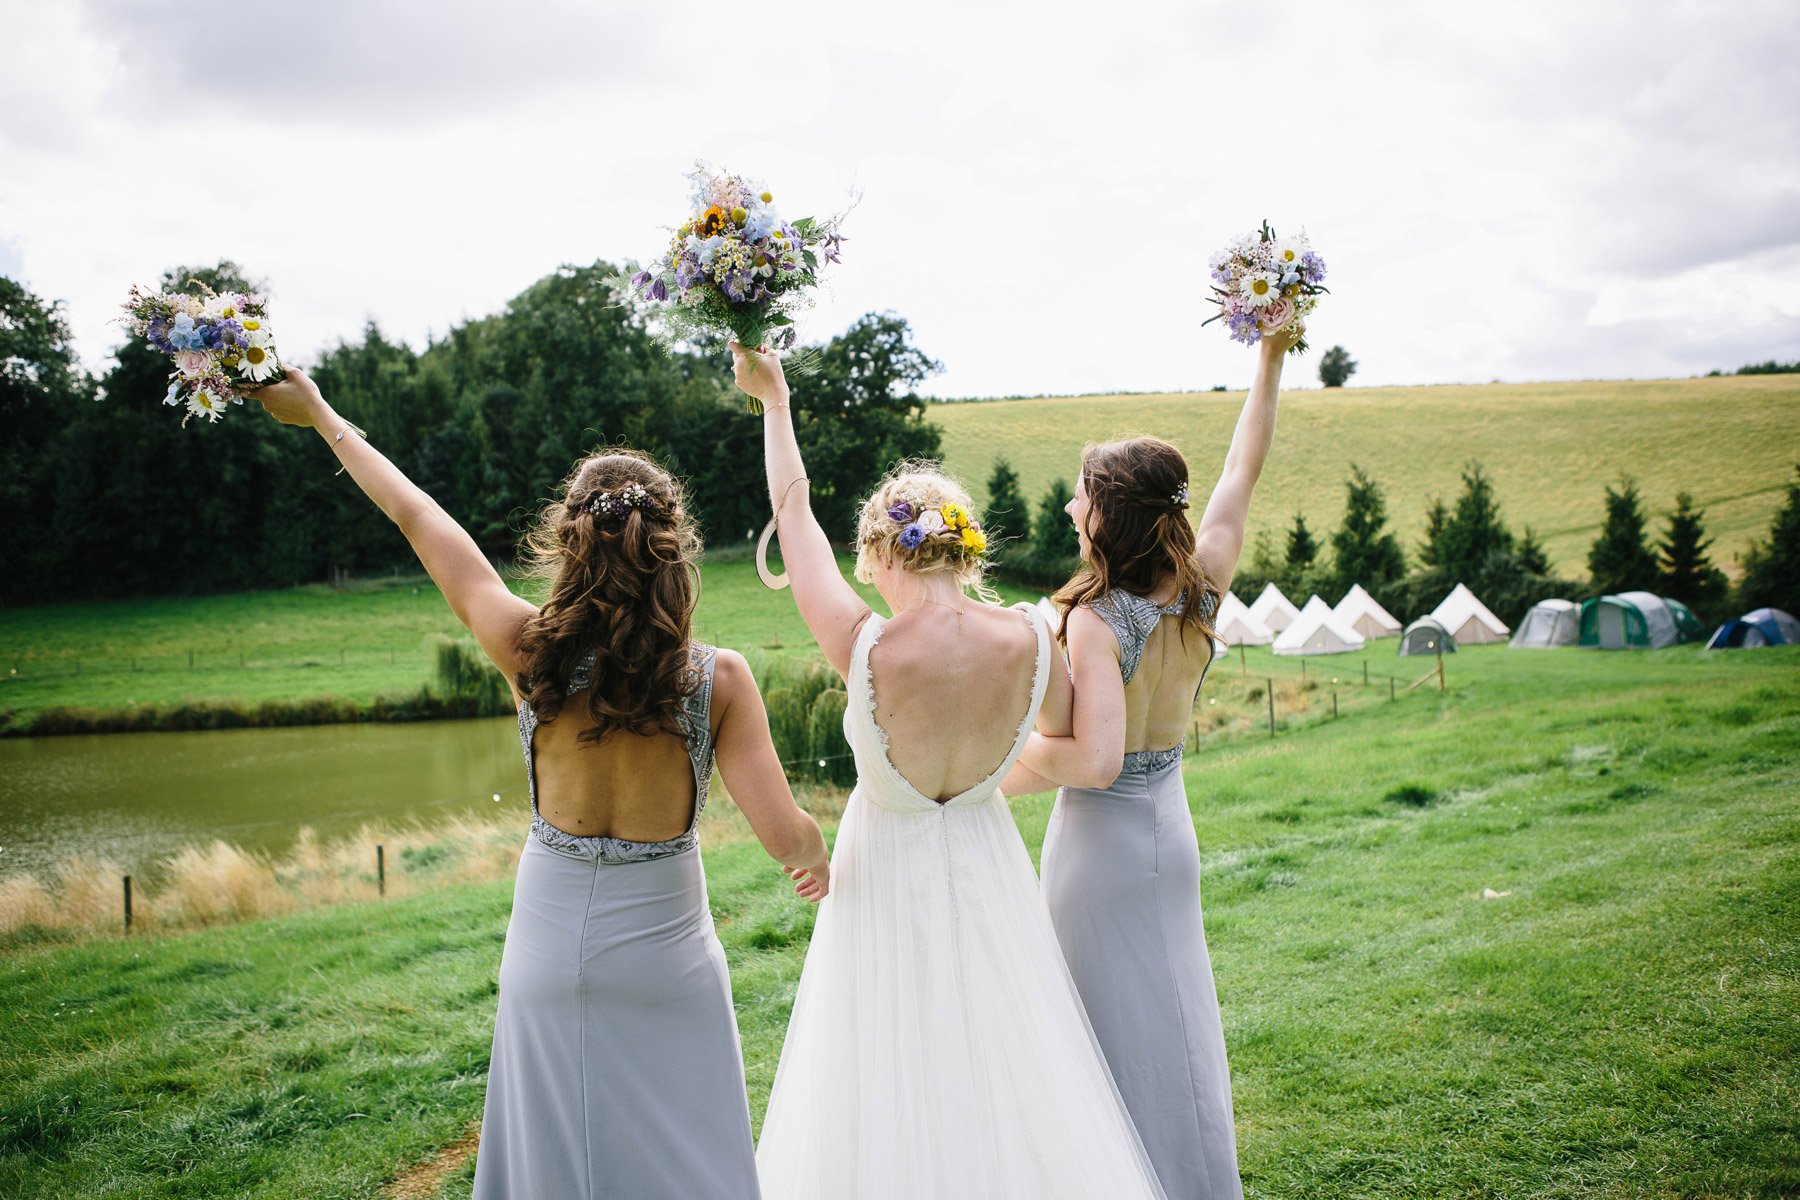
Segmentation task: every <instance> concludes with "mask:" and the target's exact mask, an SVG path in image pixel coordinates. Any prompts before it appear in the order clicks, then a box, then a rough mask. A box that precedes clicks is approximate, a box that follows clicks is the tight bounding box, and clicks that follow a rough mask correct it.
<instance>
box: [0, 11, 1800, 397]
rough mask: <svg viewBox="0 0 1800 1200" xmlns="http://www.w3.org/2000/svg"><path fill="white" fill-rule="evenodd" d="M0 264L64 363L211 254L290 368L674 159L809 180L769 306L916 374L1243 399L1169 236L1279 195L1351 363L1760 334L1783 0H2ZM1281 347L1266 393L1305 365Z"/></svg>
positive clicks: (1571, 373) (1377, 369)
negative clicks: (849, 197)
mask: <svg viewBox="0 0 1800 1200" xmlns="http://www.w3.org/2000/svg"><path fill="white" fill-rule="evenodd" d="M0 29H4V31H5V35H4V37H3V38H0V274H5V275H9V276H12V277H14V278H16V279H19V280H21V281H22V282H24V283H25V284H26V285H27V286H29V287H30V288H31V289H32V290H34V291H36V292H37V293H39V294H40V295H43V296H46V297H51V298H56V299H60V300H63V301H65V302H66V304H67V306H68V316H69V319H70V322H71V325H72V327H73V329H74V332H75V336H76V340H77V344H78V346H79V349H80V350H81V353H82V355H83V359H84V361H85V363H86V364H87V365H88V366H89V367H90V368H92V369H102V368H103V367H104V366H105V363H106V360H107V358H108V355H109V353H110V351H111V349H112V347H113V346H115V345H116V344H117V343H118V341H119V340H120V332H119V327H118V326H116V325H111V324H109V323H108V322H109V321H110V319H111V318H112V316H113V315H114V314H115V312H116V306H117V304H118V303H119V302H120V301H121V300H122V299H123V298H124V295H125V292H126V290H127V289H128V287H129V286H130V285H131V284H132V283H154V282H155V281H156V279H157V278H158V277H159V275H160V274H161V272H162V271H164V270H165V269H167V268H169V267H171V266H173V265H176V264H178V263H179V264H200V263H210V262H214V261H217V260H218V259H220V258H231V259H235V260H236V261H238V262H239V263H241V264H242V265H243V266H244V267H245V268H246V269H247V270H248V271H249V272H250V273H251V274H252V275H253V276H257V277H261V278H264V279H267V280H268V282H269V288H270V294H271V296H272V298H273V302H274V307H273V309H272V313H273V316H274V322H273V324H274V327H275V329H276V332H277V335H278V338H279V341H280V344H281V346H282V347H283V349H284V350H285V351H286V353H287V354H288V355H290V356H294V357H298V358H300V359H301V360H302V361H305V360H306V359H308V358H309V357H310V356H312V355H314V354H316V353H317V352H318V351H319V350H321V349H324V348H325V347H328V346H330V345H332V344H335V343H336V342H337V341H338V340H339V339H340V338H353V337H356V336H358V334H359V331H360V329H361V327H362V325H363V323H364V322H365V321H369V320H373V321H376V322H378V323H379V324H380V325H381V327H382V328H383V330H384V331H386V332H387V333H389V334H390V335H391V336H397V337H399V338H402V339H405V340H406V341H408V342H410V343H412V344H413V345H414V346H420V345H422V344H423V343H424V340H425V339H426V337H427V336H428V335H429V334H431V333H436V334H440V335H441V334H442V333H443V332H444V331H445V330H446V329H447V328H448V327H449V326H450V325H451V324H453V323H455V322H457V321H461V320H465V319H467V318H470V317H478V316H483V315H486V314H488V313H491V312H495V311H497V310H498V309H500V308H501V307H502V306H504V304H505V303H506V301H507V300H508V299H509V298H510V297H512V296H514V295H516V294H517V293H519V292H520V291H522V290H523V289H524V288H525V287H526V286H528V285H529V284H530V283H531V282H532V281H533V280H535V279H537V278H538V277H540V276H542V275H544V274H546V273H548V272H550V271H552V270H554V269H555V268H556V267H557V266H558V264H561V263H571V262H573V263H588V262H592V261H593V260H595V259H597V258H605V259H608V260H612V261H617V260H621V259H624V258H628V257H630V258H647V257H649V256H651V255H653V254H654V253H655V252H656V251H657V249H658V248H659V245H660V243H661V242H662V239H663V237H664V234H663V233H662V230H661V227H662V226H665V225H669V224H673V223H675V222H677V221H679V220H680V219H681V217H682V216H684V215H685V214H684V211H683V200H684V197H685V194H686V186H687V185H686V182H685V181H684V179H683V178H682V176H683V173H684V172H685V171H687V170H689V169H691V166H692V163H693V162H694V160H695V159H697V158H699V159H706V160H709V161H712V162H715V163H719V164H721V165H724V166H727V167H730V168H732V169H734V170H737V171H739V172H742V173H745V174H752V175H760V176H762V177H763V178H764V179H766V180H767V181H768V183H769V184H770V186H771V187H772V188H773V190H774V191H775V193H776V196H777V201H778V204H779V205H780V207H781V208H782V210H783V211H784V212H785V213H786V214H787V215H789V216H790V217H791V216H799V215H803V214H805V213H808V212H814V213H826V212H829V211H832V210H834V209H835V208H837V207H839V206H840V205H841V204H842V203H843V200H844V197H845V196H846V194H847V193H848V191H849V190H850V189H852V188H856V189H860V191H861V193H862V196H863V199H862V203H861V205H860V207H858V208H857V209H856V210H855V212H854V214H853V215H852V217H851V219H850V222H849V225H848V227H847V232H848V233H849V235H850V238H851V240H850V241H849V242H848V243H847V244H846V246H845V253H844V261H843V264H842V266H841V267H838V268H835V269H834V270H833V272H832V273H831V274H830V275H829V276H828V278H829V280H830V286H829V288H828V290H827V292H826V294H825V295H824V296H823V297H822V298H821V302H820V304H819V306H818V307H817V308H816V309H815V310H814V311H813V312H812V313H811V314H810V315H809V316H808V318H807V319H806V321H805V323H804V324H803V327H802V329H803V333H804V334H805V335H806V336H807V337H809V338H813V339H823V338H825V337H829V336H830V335H832V334H834V333H836V332H838V331H840V330H842V329H843V328H844V327H845V326H846V325H847V324H848V323H849V322H850V321H852V320H854V319H855V318H856V316H858V315H859V314H861V313H863V312H867V311H870V310H873V309H888V310H892V311H894V312H897V313H899V314H900V315H902V316H904V317H905V318H906V319H907V320H908V321H910V322H911V323H912V326H913V328H914V330H915V332H916V335H917V341H918V343H919V345H920V346H921V347H922V348H923V349H925V350H926V352H927V353H929V354H931V355H932V356H934V357H935V358H938V359H940V360H941V361H942V362H943V363H944V365H945V371H944V373H943V374H942V375H941V376H939V377H937V378H936V379H934V380H932V381H931V384H930V386H929V388H928V389H927V390H929V391H931V392H933V393H935V394H938V395H944V396H970V395H1006V394H1015V393H1024V394H1030V393H1038V392H1086V391H1104V390H1115V389H1118V390H1151V389H1192V388H1205V387H1209V386H1211V385H1213V384H1215V383H1220V384H1229V385H1231V386H1234V387H1235V386H1242V385H1243V384H1245V383H1246V382H1247V381H1248V379H1249V374H1250V367H1251V359H1252V354H1251V352H1250V351H1247V350H1245V349H1243V348H1242V347H1239V346H1236V345H1234V344H1232V343H1230V342H1229V341H1228V340H1227V339H1226V338H1225V336H1224V334H1223V332H1221V331H1220V329H1219V327H1218V326H1217V325H1214V326H1209V327H1207V328H1205V329H1201V328H1199V323H1200V322H1201V321H1202V320H1204V319H1205V317H1206V316H1208V315H1209V314H1210V312H1211V311H1212V309H1211V308H1210V306H1209V305H1207V304H1206V302H1205V297H1206V294H1207V280H1206V268H1205V260H1206V256H1207V254H1208V253H1209V252H1210V251H1211V250H1213V249H1214V248H1215V247H1216V246H1218V245H1219V244H1221V243H1222V242H1224V241H1225V240H1226V238H1227V237H1229V236H1230V235H1231V234H1233V233H1236V232H1238V231H1240V230H1244V229H1248V228H1251V227H1253V226H1255V225H1256V224H1257V223H1258V222H1259V221H1260V220H1261V219H1263V218H1265V217H1266V218H1267V219H1268V220H1269V221H1270V222H1272V223H1273V224H1274V225H1275V227H1276V228H1277V229H1278V230H1282V231H1286V230H1288V229H1291V228H1293V227H1296V226H1301V225H1304V226H1305V228H1306V230H1307V232H1308V233H1309V234H1310V236H1311V238H1312V240H1313V243H1314V245H1315V246H1316V247H1317V249H1318V250H1319V251H1320V253H1321V254H1323V255H1324V257H1325V259H1326V261H1327V263H1328V264H1329V267H1330V272H1331V274H1330V279H1329V281H1328V282H1329V284H1330V286H1331V288H1332V291H1333V294H1332V295H1331V296H1329V297H1326V298H1325V299H1324V301H1323V302H1322V304H1321V306H1320V308H1319V311H1318V312H1317V313H1316V314H1314V318H1313V321H1312V340H1313V341H1314V343H1315V345H1316V346H1317V347H1319V348H1320V349H1322V348H1323V347H1325V346H1329V345H1331V344H1333V343H1340V342H1341V343H1342V344H1344V345H1345V346H1347V347H1348V348H1349V349H1350V350H1351V352H1352V354H1353V355H1354V357H1355V358H1356V359H1357V360H1358V362H1359V363H1360V364H1361V367H1360V370H1359V371H1358V373H1357V376H1356V378H1355V382H1356V383H1359V384H1381V383H1430V382H1445V381H1464V382H1486V381H1488V380H1492V379H1504V380H1509V381H1516V380H1537V379H1568V378H1590V377H1603V378H1624V377H1638V378H1649V377H1662V376H1671V375H1690V374H1699V373H1704V372H1705V371H1707V370H1709V369H1711V368H1714V367H1723V368H1727V369H1729V368H1733V367H1736V366H1739V365H1741V364H1743V363H1745V362H1749V361H1755V360H1760V359H1766V358H1769V357H1774V356H1779V357H1783V358H1797V357H1800V66H1797V65H1796V64H1800V14H1797V11H1796V7H1795V4H1794V2H1793V0H1767V2H1760V0H1733V2H1721V3H1689V4H1676V3H1660V2H1657V0H1631V2H1629V3H1622V2H1621V3H1613V2H1608V0H1580V2H1579V3H1571V2H1570V0H1556V2H1554V3H1539V2H1536V0H1512V2H1509V3H1506V4H1480V5H1465V4H1442V3H1433V4H1426V3H1417V4H1411V3H1404V2H1401V0H1380V2H1379V3H1376V2H1373V0H1362V2H1360V3H1358V2H1342V0H1340V2H1337V3H1316V4H1298V3H1281V2H1268V0H1265V2H1262V3H1255V4H1243V3H1238V4H1229V5H1226V4H1200V3H1193V2H1191V0H1189V2H1185V3H1173V4H1166V5H1163V4H1139V3H1132V2H1130V0H1121V2H1115V3H1107V4H1098V5H1096V4H1092V3H1084V4H1080V5H1073V4H1070V5H1062V6H1059V5H1056V4H1047V3H1044V2H1043V0H1035V2H1033V3H1017V4H1002V3H983V2H981V0H954V2H952V3H947V4H938V3H933V2H924V3H922V2H919V0H907V2H905V3H887V4H881V5H866V6H865V5H851V4H845V3H841V2H840V3H820V4H809V3H789V4H779V5H755V4H732V5H713V4H704V5H703V4H694V3H683V2H680V0H676V2H668V0H663V2H660V3H656V4H644V3H636V4H599V3H584V2H579V0H533V2H531V3H523V2H517V0H515V2H514V3H511V4H505V5H501V4H492V3H479V4H477V3H472V2H469V0H435V2H434V3H431V4H424V3H416V2H415V3H401V2H399V0H354V2H352V0H310V2H309V3H305V4H299V3H283V4H277V3H268V2H265V0H240V2H238V3H234V4H232V5H228V6H225V7H223V8H220V7H217V6H215V7H213V8H207V9H204V10H203V11H202V10H196V9H195V8H194V7H193V6H192V5H191V4H179V5H178V4H170V3H160V2H154V0H86V2H80V3H78V2H74V0H66V2H65V0H54V2H52V0H0ZM1317 354H1318V350H1315V351H1314V354H1313V355H1312V356H1311V357H1309V358H1308V359H1306V360H1303V361H1302V362H1299V363H1296V364H1295V369H1294V371H1293V373H1292V374H1291V375H1290V379H1292V380H1293V382H1295V383H1304V384H1315V383H1316V363H1317Z"/></svg>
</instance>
